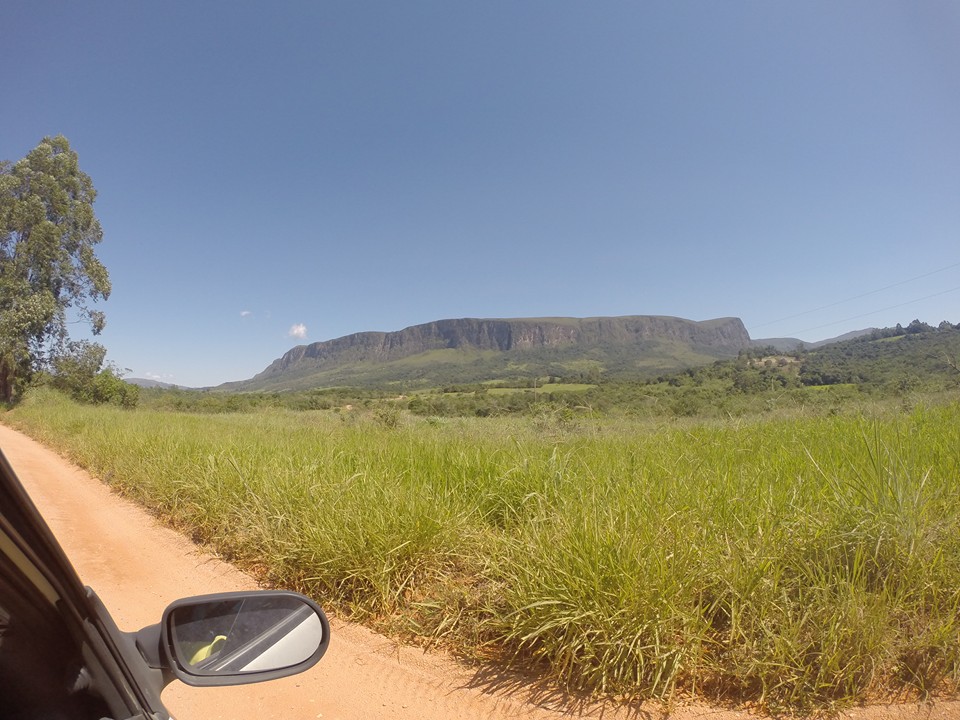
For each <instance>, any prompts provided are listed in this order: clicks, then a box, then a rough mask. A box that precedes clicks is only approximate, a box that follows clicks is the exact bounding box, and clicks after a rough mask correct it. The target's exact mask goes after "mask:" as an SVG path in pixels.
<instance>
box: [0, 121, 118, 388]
mask: <svg viewBox="0 0 960 720" xmlns="http://www.w3.org/2000/svg"><path fill="white" fill-rule="evenodd" d="M96 195H97V193H96V190H95V189H94V187H93V182H92V181H91V179H90V176H88V175H87V174H86V173H84V172H83V171H81V170H80V165H79V161H78V158H77V153H76V152H74V151H73V150H72V149H71V148H70V143H69V141H68V140H67V139H66V138H65V137H63V136H62V135H58V136H56V137H53V138H50V137H45V138H44V139H43V140H42V141H41V142H40V144H39V145H37V147H35V148H34V149H33V150H31V151H30V152H29V153H28V154H27V156H26V157H25V158H23V159H22V160H20V161H18V162H16V163H10V162H0V398H2V399H3V400H5V401H9V400H10V399H11V398H12V397H13V395H14V393H15V392H17V391H18V389H19V388H20V387H21V386H22V384H23V383H24V382H26V381H27V380H28V379H29V378H30V376H31V375H32V373H33V372H34V371H35V370H37V369H39V368H41V367H43V366H45V365H47V364H49V363H50V362H51V360H52V359H53V358H54V357H56V356H57V354H58V353H59V352H61V351H63V349H64V348H65V347H66V346H67V343H68V341H69V333H68V329H67V324H68V317H70V318H72V319H76V320H80V321H84V322H87V323H89V325H90V328H91V330H92V332H93V334H95V335H96V334H99V333H100V331H101V330H102V329H103V325H104V315H103V313H102V312H99V311H96V310H94V309H92V307H91V304H92V303H95V302H97V301H98V300H105V299H106V298H107V297H108V296H109V294H110V279H109V277H108V275H107V270H106V268H105V267H104V266H103V264H102V263H101V262H100V261H99V260H98V259H97V257H96V255H95V254H94V249H95V247H96V245H97V244H98V243H99V242H100V240H101V238H102V237H103V231H102V229H101V227H100V222H99V221H98V220H97V217H96V215H95V214H94V212H93V202H94V200H95V198H96ZM68 311H70V315H69V316H68Z"/></svg>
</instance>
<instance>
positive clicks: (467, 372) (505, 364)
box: [220, 315, 751, 390]
mask: <svg viewBox="0 0 960 720" xmlns="http://www.w3.org/2000/svg"><path fill="white" fill-rule="evenodd" d="M750 346H751V340H750V336H749V334H748V333H747V330H746V328H745V327H744V325H743V322H742V321H741V320H740V319H739V318H718V319H714V320H705V321H693V320H685V319H683V318H676V317H666V316H652V315H635V316H624V317H595V318H569V317H555V318H515V319H480V318H461V319H449V320H437V321H434V322H430V323H424V324H422V325H414V326H411V327H408V328H404V329H403V330H398V331H395V332H361V333H354V334H352V335H347V336H344V337H341V338H336V339H333V340H326V341H322V342H316V343H311V344H309V345H299V346H297V347H294V348H292V349H291V350H289V351H288V352H287V353H285V354H284V355H283V356H282V357H280V358H278V359H277V360H275V361H274V362H272V363H271V364H270V365H269V366H268V367H267V368H266V369H265V370H263V372H261V373H259V374H257V375H256V376H254V377H253V378H252V379H251V380H247V381H243V382H239V383H227V384H225V385H221V386H220V389H224V390H262V389H304V388H307V387H329V386H332V385H337V384H364V385H365V384H371V383H384V382H391V381H400V380H403V381H417V382H421V383H429V382H436V381H446V379H447V378H451V377H456V378H457V379H458V380H459V381H463V382H466V381H480V380H488V379H495V378H498V377H504V376H508V375H513V376H517V375H532V374H543V373H545V372H555V373H558V374H563V373H565V372H569V371H571V369H574V368H577V367H581V368H583V367H588V366H589V367H595V368H597V369H598V370H601V369H602V370H603V371H605V372H618V373H619V372H624V373H631V372H638V371H640V370H641V369H643V368H646V369H658V368H659V369H674V368H679V367H684V366H686V365H693V364H701V363H704V362H710V361H712V360H713V359H717V358H723V357H731V356H735V355H736V354H737V353H738V352H739V351H740V350H742V349H745V348H748V347H750Z"/></svg>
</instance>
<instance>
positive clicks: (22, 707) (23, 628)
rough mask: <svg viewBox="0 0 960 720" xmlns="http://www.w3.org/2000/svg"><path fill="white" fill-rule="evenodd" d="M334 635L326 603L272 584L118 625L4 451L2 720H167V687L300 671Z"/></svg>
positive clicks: (0, 506) (190, 601)
mask: <svg viewBox="0 0 960 720" xmlns="http://www.w3.org/2000/svg"><path fill="white" fill-rule="evenodd" d="M329 641H330V626H329V624H328V622H327V618H326V616H325V615H324V613H323V610H321V609H320V607H319V606H318V605H317V604H316V603H314V602H313V601H312V600H310V599H309V598H306V597H304V596H303V595H299V594H297V593H292V592H285V591H269V590H265V591H255V592H239V593H221V594H218V595H205V596H201V597H194V598H187V599H184V600H178V601H177V602H175V603H173V604H172V605H170V606H169V607H168V608H167V609H166V610H165V611H164V613H163V617H162V618H161V620H160V622H159V623H158V624H157V625H151V626H149V627H146V628H144V629H142V630H140V631H139V632H136V633H126V632H122V631H120V630H119V629H118V628H117V626H116V624H115V623H114V622H113V619H112V618H111V617H110V614H109V613H108V612H107V610H106V608H105V607H104V606H103V603H101V602H100V600H99V598H98V597H97V596H96V594H95V593H94V592H93V590H92V589H90V588H89V587H84V586H83V584H82V583H81V582H80V579H79V577H78V576H77V573H76V571H75V570H74V569H73V567H72V566H71V565H70V562H69V561H68V560H67V557H66V555H64V553H63V550H62V549H61V548H60V546H59V544H58V543H57V541H56V540H55V539H54V537H53V534H52V533H51V532H50V529H49V528H48V527H47V524H46V523H45V522H44V521H43V519H42V518H41V517H40V514H39V512H38V511H37V509H36V507H35V506H34V505H33V503H32V502H31V501H30V498H29V497H28V496H27V493H26V491H25V490H24V489H23V486H22V485H21V484H20V482H19V480H18V479H17V477H16V475H15V474H14V472H13V469H12V468H11V466H10V464H9V463H8V462H7V459H6V458H5V457H4V456H3V454H2V453H0V720H20V719H21V718H22V719H26V718H31V719H33V718H43V719H44V720H88V719H92V720H96V719H97V718H113V720H121V719H122V718H141V719H144V720H145V719H147V718H152V719H156V720H165V719H168V718H169V717H170V715H169V714H168V712H167V711H166V709H165V708H164V707H163V704H162V703H161V702H160V692H161V690H162V689H163V688H164V687H165V686H166V685H167V684H168V683H170V682H171V681H173V680H174V679H179V680H182V681H183V682H185V683H187V684H188V685H199V686H210V685H237V684H242V683H253V682H260V681H263V680H272V679H274V678H279V677H284V676H286V675H293V674H295V673H298V672H302V671H303V670H306V669H307V668H310V667H312V666H313V665H314V664H316V663H317V661H319V660H320V658H321V657H322V656H323V654H324V652H325V651H326V649H327V645H328V643H329Z"/></svg>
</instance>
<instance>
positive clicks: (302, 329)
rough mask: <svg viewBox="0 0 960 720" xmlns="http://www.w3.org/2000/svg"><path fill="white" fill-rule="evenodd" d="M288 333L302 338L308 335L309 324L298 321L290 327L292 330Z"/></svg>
mask: <svg viewBox="0 0 960 720" xmlns="http://www.w3.org/2000/svg"><path fill="white" fill-rule="evenodd" d="M287 334H288V335H289V336H290V337H295V338H300V339H301V340H302V339H303V338H305V337H306V336H307V326H306V325H304V324H303V323H297V324H296V325H294V326H292V327H291V328H290V332H289V333H287Z"/></svg>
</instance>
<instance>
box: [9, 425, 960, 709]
mask: <svg viewBox="0 0 960 720" xmlns="http://www.w3.org/2000/svg"><path fill="white" fill-rule="evenodd" d="M0 448H2V449H3V452H4V454H5V455H6V456H7V458H8V459H9V460H10V462H11V464H12V465H13V467H14V469H15V470H16V471H17V474H18V475H19V477H20V479H21V481H22V482H23V484H24V485H25V486H26V488H27V491H28V492H29V493H30V494H31V496H32V498H33V500H34V502H35V503H36V504H37V506H38V507H39V508H40V511H41V513H42V514H43V515H44V517H45V518H46V520H47V523H48V524H49V525H50V527H51V528H52V529H53V532H54V533H55V534H56V536H57V538H58V539H59V541H60V543H61V544H62V545H63V547H64V549H65V550H66V552H67V555H68V556H69V557H70V559H71V560H72V562H73V564H74V567H76V569H77V571H78V573H79V574H80V577H81V579H82V580H83V582H84V583H85V584H87V585H90V586H91V587H93V588H94V589H95V590H96V592H97V593H98V594H99V595H100V597H101V599H102V600H103V602H104V604H105V605H106V606H107V608H108V609H109V610H110V612H111V613H112V614H113V617H114V619H115V620H116V621H117V624H118V625H119V626H120V628H121V629H123V630H137V629H139V628H141V627H143V626H145V625H150V624H153V623H155V622H157V621H158V620H159V619H160V615H161V613H162V612H163V609H164V608H165V607H166V606H167V604H168V603H170V602H171V601H173V600H175V599H177V598H180V597H184V596H189V595H199V594H203V593H208V592H224V591H228V590H244V589H251V588H255V587H256V586H257V585H256V582H254V581H253V580H252V579H251V578H250V577H249V576H247V575H245V574H243V573H241V572H240V571H239V570H237V569H236V568H233V567H231V566H230V565H227V564H226V563H223V562H220V561H219V560H217V559H216V558H214V557H212V556H210V555H207V554H204V553H203V552H201V551H200V550H198V549H197V547H196V546H195V545H193V544H192V543H191V542H190V541H189V540H187V539H185V538H184V537H182V536H181V535H179V534H177V533H175V532H173V531H172V530H169V529H167V528H164V527H161V526H160V525H158V524H157V522H156V521H155V520H154V519H153V518H152V517H151V516H150V515H149V514H148V513H146V512H145V511H144V510H142V509H141V508H139V507H137V506H135V505H133V504H132V503H130V502H128V501H126V500H124V499H122V498H120V497H118V496H117V495H115V494H113V493H112V492H111V491H110V490H109V489H108V488H107V487H106V486H105V485H103V484H102V483H100V482H99V481H98V480H96V479H95V478H92V477H91V476H90V475H89V474H87V473H86V472H84V471H82V470H80V469H78V468H76V467H74V466H73V465H71V464H69V463H68V462H66V461H65V460H63V458H61V457H60V456H58V455H57V454H55V453H53V452H51V451H49V450H47V449H46V448H44V447H43V446H41V445H39V444H38V443H36V442H34V441H33V440H31V439H29V438H27V437H26V436H24V435H22V434H20V433H17V432H15V431H14V430H11V429H10V428H8V427H5V426H3V425H0ZM331 624H332V639H331V642H330V648H329V650H328V651H327V654H326V655H325V656H324V658H323V660H321V661H320V664H319V665H317V666H315V667H314V668H313V669H312V670H311V671H310V672H308V673H305V674H302V675H297V676H295V677H292V678H285V679H283V680H278V681H275V682H270V683H261V684H258V685H249V686H241V687H233V688H189V687H187V686H185V685H182V684H181V683H177V682H175V683H173V684H172V685H171V686H169V687H168V688H167V690H166V691H165V692H164V694H163V700H164V702H165V703H166V704H167V706H168V708H169V709H170V711H171V712H172V713H173V714H174V715H176V716H178V717H179V718H180V719H181V720H189V719H190V718H203V720H216V719H218V718H223V719H225V720H226V719H229V720H233V719H234V718H236V719H238V720H239V719H241V718H258V719H262V718H284V719H285V720H287V719H289V720H308V719H309V720H313V719H315V718H323V719H324V720H354V719H355V720H379V719H381V718H383V719H386V718H391V719H393V718H411V719H416V720H474V719H477V720H479V719H480V718H492V719H494V720H496V719H498V718H504V719H505V718H524V719H527V720H558V719H559V718H570V717H577V718H603V720H625V719H626V718H631V719H635V718H643V719H644V720H656V719H657V718H660V717H662V716H663V713H662V712H661V710H660V709H659V707H656V706H645V707H643V708H632V709H631V708H611V707H604V706H588V707H577V708H573V707H571V706H570V705H569V704H564V703H563V701H562V700H561V699H557V698H555V697H550V698H549V699H546V700H544V698H543V697H542V696H541V695H538V694H536V693H535V692H533V691H532V690H531V689H529V688H526V687H520V688H517V687H515V686H513V685H512V684H510V683H500V684H499V685H495V687H493V688H492V689H491V687H490V683H486V682H483V680H482V678H481V677H479V676H478V674H477V673H476V672H474V671H472V670H471V669H469V668H467V667H464V666H463V665H461V664H458V663H456V662H455V661H453V660H451V659H450V658H448V657H445V656H443V655H439V654H432V653H424V652H422V651H420V650H418V649H415V648H408V647H399V646H397V645H396V644H394V643H393V642H391V641H390V640H388V639H385V638H383V637H382V636H379V635H376V634H375V633H372V632H370V631H368V630H366V629H364V628H362V627H358V626H356V625H352V624H349V623H345V622H340V621H337V620H336V618H331ZM846 716H847V717H849V718H851V719H852V720H915V719H916V720H919V719H920V718H924V719H928V720H948V719H954V720H957V719H960V702H951V703H938V704H936V705H922V706H917V705H906V706H890V707H875V708H867V709H860V710H855V711H852V712H850V713H847V714H846ZM670 717H671V718H679V719H680V720H694V719H695V718H702V719H704V720H706V719H708V718H709V720H744V719H745V718H749V717H754V716H750V715H747V714H745V713H735V712H731V711H727V710H721V709H716V708H708V707H699V706H697V707H684V708H682V709H681V710H678V711H674V713H672V714H671V716H670Z"/></svg>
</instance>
